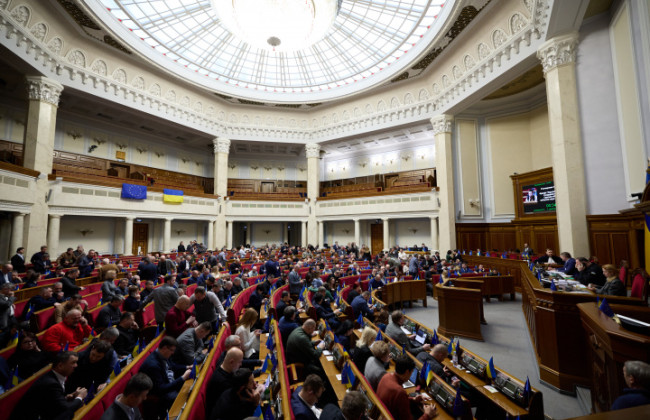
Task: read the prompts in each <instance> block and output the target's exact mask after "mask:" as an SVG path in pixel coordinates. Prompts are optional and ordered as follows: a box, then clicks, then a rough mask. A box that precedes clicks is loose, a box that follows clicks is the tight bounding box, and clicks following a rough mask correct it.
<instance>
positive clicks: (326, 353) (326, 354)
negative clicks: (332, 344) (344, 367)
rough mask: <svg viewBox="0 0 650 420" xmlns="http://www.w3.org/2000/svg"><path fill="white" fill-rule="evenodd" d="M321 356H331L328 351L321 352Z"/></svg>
mask: <svg viewBox="0 0 650 420" xmlns="http://www.w3.org/2000/svg"><path fill="white" fill-rule="evenodd" d="M323 355H324V356H331V355H332V353H331V352H330V351H329V350H323Z"/></svg>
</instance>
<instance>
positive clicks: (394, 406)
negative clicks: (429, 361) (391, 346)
mask: <svg viewBox="0 0 650 420" xmlns="http://www.w3.org/2000/svg"><path fill="white" fill-rule="evenodd" d="M413 369H415V362H414V361H413V360H411V359H410V358H409V357H408V356H406V355H400V356H399V357H398V358H397V360H395V372H392V373H388V374H386V375H384V376H383V377H382V378H381V381H379V385H378V386H377V397H378V398H379V399H380V400H381V402H383V403H384V405H385V406H386V408H387V409H388V411H389V412H390V414H392V416H393V418H394V419H395V420H411V419H412V418H413V416H412V415H411V403H416V404H418V403H421V402H422V401H423V398H422V395H418V396H417V397H415V398H413V397H409V396H408V395H407V394H406V391H405V390H404V388H403V387H402V384H403V383H404V382H406V381H407V380H408V379H409V378H410V377H411V374H412V373H413ZM421 411H423V414H422V415H421V416H420V417H419V418H418V420H431V419H433V418H434V417H435V416H436V415H437V414H438V413H437V409H436V406H435V405H429V404H425V405H424V406H422V407H421Z"/></svg>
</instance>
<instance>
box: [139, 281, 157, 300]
mask: <svg viewBox="0 0 650 420" xmlns="http://www.w3.org/2000/svg"><path fill="white" fill-rule="evenodd" d="M153 288H154V284H153V281H152V280H147V281H146V282H145V283H144V289H143V290H142V291H141V292H140V300H141V301H142V302H144V301H145V300H146V299H147V296H149V295H150V294H151V292H153Z"/></svg>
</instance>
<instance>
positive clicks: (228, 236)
mask: <svg viewBox="0 0 650 420" xmlns="http://www.w3.org/2000/svg"><path fill="white" fill-rule="evenodd" d="M226 223H227V225H228V226H227V231H228V232H227V234H226V248H228V249H232V225H233V223H235V222H234V221H228V222H226Z"/></svg>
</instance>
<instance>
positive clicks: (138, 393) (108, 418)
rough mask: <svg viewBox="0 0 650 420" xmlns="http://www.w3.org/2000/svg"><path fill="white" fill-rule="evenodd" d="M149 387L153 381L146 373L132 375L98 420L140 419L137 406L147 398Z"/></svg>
mask: <svg viewBox="0 0 650 420" xmlns="http://www.w3.org/2000/svg"><path fill="white" fill-rule="evenodd" d="M151 388H153V382H152V381H151V379H150V378H149V377H148V376H147V375H145V374H144V373H138V374H136V375H133V377H132V378H131V379H129V382H127V383H126V387H125V388H124V391H123V392H122V393H121V394H120V395H118V396H117V397H116V398H115V401H114V402H113V404H111V406H110V407H108V409H107V410H106V411H105V412H104V414H103V415H102V417H101V419H100V420H116V419H133V420H141V419H142V414H140V408H139V407H140V405H141V404H142V402H143V401H144V400H146V399H147V394H149V391H150V390H151Z"/></svg>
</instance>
